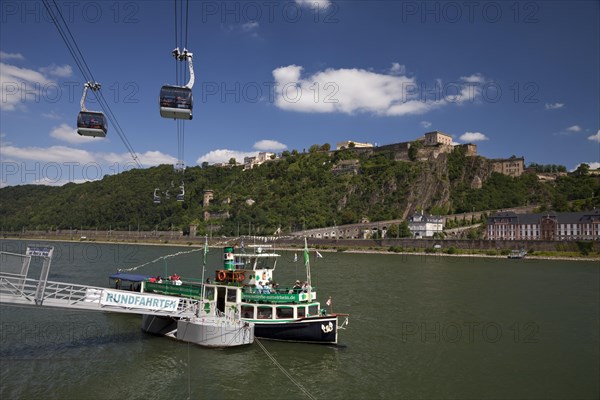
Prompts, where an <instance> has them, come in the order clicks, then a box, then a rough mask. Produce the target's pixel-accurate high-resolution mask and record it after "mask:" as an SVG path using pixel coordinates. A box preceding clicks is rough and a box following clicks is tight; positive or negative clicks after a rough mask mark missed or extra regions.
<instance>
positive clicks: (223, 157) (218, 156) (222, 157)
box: [196, 149, 257, 164]
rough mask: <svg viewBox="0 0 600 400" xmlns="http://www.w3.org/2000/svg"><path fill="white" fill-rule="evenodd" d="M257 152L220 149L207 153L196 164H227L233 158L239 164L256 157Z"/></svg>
mask: <svg viewBox="0 0 600 400" xmlns="http://www.w3.org/2000/svg"><path fill="white" fill-rule="evenodd" d="M256 155H257V152H256V151H251V152H246V151H237V150H229V149H218V150H213V151H210V152H208V153H206V154H205V155H203V156H200V157H199V158H198V160H196V163H198V164H202V163H203V162H208V163H210V164H214V163H227V162H229V160H230V159H231V158H235V160H236V161H237V162H238V163H242V162H244V157H256Z"/></svg>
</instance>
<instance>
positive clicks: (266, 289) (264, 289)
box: [262, 282, 271, 294]
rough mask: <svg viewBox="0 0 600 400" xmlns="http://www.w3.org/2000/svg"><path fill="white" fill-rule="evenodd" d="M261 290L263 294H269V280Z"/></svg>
mask: <svg viewBox="0 0 600 400" xmlns="http://www.w3.org/2000/svg"><path fill="white" fill-rule="evenodd" d="M262 292H263V293H264V294H271V283H270V282H265V284H264V286H263V290H262Z"/></svg>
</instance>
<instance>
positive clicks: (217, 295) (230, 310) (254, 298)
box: [143, 246, 349, 345]
mask: <svg viewBox="0 0 600 400" xmlns="http://www.w3.org/2000/svg"><path fill="white" fill-rule="evenodd" d="M249 247H252V246H249ZM265 247H267V246H260V247H255V251H254V252H252V253H245V252H241V253H234V249H233V247H225V248H224V250H223V257H224V264H223V267H222V268H220V269H217V270H216V271H215V278H214V280H212V281H211V280H210V279H207V281H204V278H202V280H199V281H195V282H194V281H193V280H191V279H184V280H183V282H182V284H181V285H171V284H168V283H164V282H163V283H150V282H144V285H143V290H145V291H152V292H155V293H160V294H168V295H179V296H184V297H191V298H194V299H203V301H204V303H203V304H204V310H205V312H207V313H209V314H210V313H216V314H219V315H225V316H227V317H229V318H231V319H232V320H241V321H243V322H245V323H249V324H252V325H253V326H254V335H255V336H256V337H258V338H263V339H271V340H281V341H291V342H307V343H321V344H334V345H335V344H337V343H338V331H339V330H340V329H345V327H346V326H347V325H348V317H349V315H348V314H340V313H333V312H331V311H329V312H328V311H327V310H326V309H325V308H322V306H321V303H320V302H319V301H317V292H316V288H314V287H312V286H311V280H310V264H309V263H308V249H306V248H305V250H304V252H305V265H306V271H307V281H306V282H304V285H303V287H302V285H299V284H297V285H287V286H280V285H275V286H274V287H273V286H271V287H269V286H268V285H265V283H267V282H273V280H274V271H275V269H276V266H277V260H278V259H279V257H280V255H279V254H276V253H273V252H266V251H264V248H265ZM296 283H299V282H298V281H297V282H296ZM202 291H204V293H203V294H202ZM328 306H331V300H328ZM156 318H157V317H155V318H154V322H153V324H155V325H154V328H155V329H157V330H158V331H160V332H162V333H161V334H165V333H164V332H166V331H168V330H169V329H172V323H173V322H169V321H168V320H165V319H163V321H162V324H163V325H164V326H162V327H160V324H158V320H157V319H156ZM160 332H158V333H160Z"/></svg>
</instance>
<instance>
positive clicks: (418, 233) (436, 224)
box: [408, 211, 444, 238]
mask: <svg viewBox="0 0 600 400" xmlns="http://www.w3.org/2000/svg"><path fill="white" fill-rule="evenodd" d="M408 229H410V232H411V233H412V235H413V236H414V237H415V238H424V237H432V236H433V235H434V234H436V233H442V231H443V230H444V219H443V218H442V217H440V216H439V215H429V214H424V213H423V211H421V212H420V213H415V214H414V215H413V216H411V217H409V218H408Z"/></svg>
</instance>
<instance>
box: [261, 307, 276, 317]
mask: <svg viewBox="0 0 600 400" xmlns="http://www.w3.org/2000/svg"><path fill="white" fill-rule="evenodd" d="M271 318H273V309H272V308H271V307H270V306H268V307H267V306H262V307H261V306H259V307H258V319H271Z"/></svg>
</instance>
